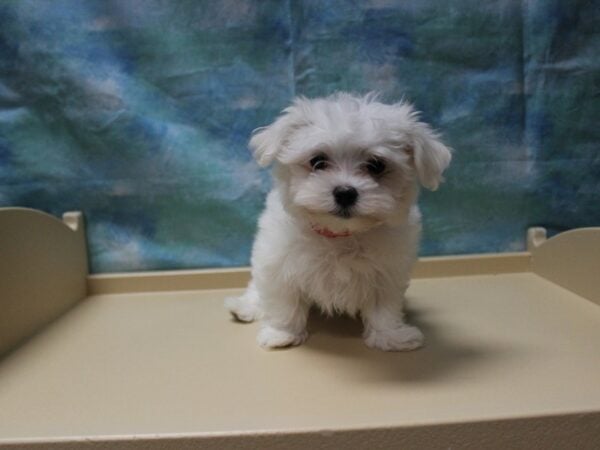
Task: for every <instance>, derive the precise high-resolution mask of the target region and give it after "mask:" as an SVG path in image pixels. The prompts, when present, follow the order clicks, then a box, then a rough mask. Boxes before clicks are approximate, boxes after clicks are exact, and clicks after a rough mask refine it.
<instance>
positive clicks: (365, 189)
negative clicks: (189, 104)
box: [225, 93, 451, 350]
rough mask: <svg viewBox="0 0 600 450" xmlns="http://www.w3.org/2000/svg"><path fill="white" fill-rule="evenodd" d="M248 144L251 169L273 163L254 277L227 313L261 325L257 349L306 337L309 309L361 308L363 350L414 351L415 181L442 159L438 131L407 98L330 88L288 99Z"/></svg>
mask: <svg viewBox="0 0 600 450" xmlns="http://www.w3.org/2000/svg"><path fill="white" fill-rule="evenodd" d="M250 147H251V149H252V150H253V152H254V156H255V157H256V159H257V161H258V162H259V164H260V165H262V166H268V165H270V164H272V163H273V164H274V178H275V180H274V188H273V190H272V191H271V192H270V193H269V196H268V197H267V202H266V209H265V211H264V212H263V214H262V216H261V218H260V220H259V226H258V234H257V236H256V240H255V242H254V248H253V251H252V281H251V282H250V284H249V286H248V289H247V290H246V292H245V293H244V294H243V295H242V296H241V297H239V298H229V299H227V300H226V302H225V306H226V308H227V309H229V311H231V313H232V314H233V315H234V316H235V317H236V318H237V319H239V320H241V321H244V322H250V321H253V320H260V321H261V325H260V331H259V333H258V343H259V344H260V345H261V346H262V347H265V348H274V347H285V346H290V345H298V344H301V343H302V342H304V341H305V340H306V338H307V332H306V320H307V316H308V312H309V308H310V307H311V305H316V306H317V307H319V308H320V309H321V310H323V311H325V312H326V313H329V314H332V313H347V314H350V315H351V316H355V315H357V314H359V313H360V317H361V319H362V321H363V322H364V335H363V336H364V339H365V342H366V344H367V345H368V346H369V347H374V348H378V349H381V350H412V349H415V348H418V347H420V346H421V345H422V344H423V334H422V333H421V332H420V331H419V329H418V328H416V327H414V326H410V325H408V324H407V323H406V322H405V321H404V317H403V303H404V293H405V291H406V289H407V287H408V283H409V280H410V273H411V269H412V267H413V264H414V262H415V260H416V256H417V250H418V242H419V234H420V229H421V226H420V213H419V210H418V207H417V206H416V200H417V196H418V192H419V187H418V184H419V183H420V184H421V185H423V186H425V187H427V188H429V189H432V190H435V189H436V188H437V187H438V184H439V183H440V181H441V180H442V172H443V171H444V169H445V168H446V167H447V166H448V164H449V163H450V158H451V156H450V151H449V150H448V148H446V147H445V146H444V145H443V144H442V143H441V142H440V141H439V140H438V137H437V135H436V134H435V133H434V132H433V131H432V130H431V128H429V126H428V125H426V124H425V123H423V122H420V121H419V117H418V113H417V112H416V111H415V110H414V109H413V108H412V106H411V105H409V104H408V103H404V102H401V103H397V104H394V105H385V104H382V103H380V102H378V101H377V98H376V96H374V95H367V96H365V97H355V96H352V95H350V94H345V93H338V94H335V95H333V96H330V97H327V98H320V99H313V100H309V99H306V98H298V99H296V100H295V101H294V102H293V104H292V105H291V106H290V107H288V108H286V109H285V110H284V111H283V114H282V115H281V116H280V117H279V118H278V119H277V120H276V121H275V122H274V123H273V124H271V125H270V126H268V127H264V128H259V129H258V130H256V131H255V133H254V135H253V137H252V139H251V140H250Z"/></svg>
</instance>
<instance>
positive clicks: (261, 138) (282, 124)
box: [249, 98, 306, 167]
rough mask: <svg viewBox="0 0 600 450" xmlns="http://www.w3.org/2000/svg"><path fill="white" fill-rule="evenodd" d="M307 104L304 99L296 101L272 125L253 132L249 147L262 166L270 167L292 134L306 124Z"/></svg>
mask: <svg viewBox="0 0 600 450" xmlns="http://www.w3.org/2000/svg"><path fill="white" fill-rule="evenodd" d="M305 102H306V100H305V99H303V98H298V99H296V100H295V101H294V103H293V104H292V105H291V106H289V107H287V108H286V109H284V110H283V113H282V114H281V115H280V116H279V117H278V118H277V120H276V121H275V122H273V123H272V124H271V125H269V126H266V127H261V128H257V129H256V130H254V131H253V133H252V138H251V139H250V143H249V146H250V149H251V150H252V153H253V155H254V158H255V159H256V161H257V162H258V164H259V165H260V166H262V167H267V166H268V165H270V164H271V163H272V162H273V161H274V160H275V158H276V157H277V154H278V153H279V152H280V151H281V150H282V148H283V147H284V146H285V143H286V141H287V139H288V138H289V136H290V135H291V134H292V132H293V131H294V130H296V129H298V128H300V127H301V126H302V125H303V124H304V123H305V122H306V121H305V119H304V117H305V116H304V114H303V113H302V110H303V108H302V104H305Z"/></svg>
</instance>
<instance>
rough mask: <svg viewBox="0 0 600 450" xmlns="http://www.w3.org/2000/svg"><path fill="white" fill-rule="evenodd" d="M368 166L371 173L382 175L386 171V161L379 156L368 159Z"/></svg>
mask: <svg viewBox="0 0 600 450" xmlns="http://www.w3.org/2000/svg"><path fill="white" fill-rule="evenodd" d="M366 168H367V170H368V171H369V173H370V174H371V175H381V174H382V173H383V172H385V169H386V166H385V162H384V161H382V160H381V159H378V158H371V159H369V160H368V161H367V164H366Z"/></svg>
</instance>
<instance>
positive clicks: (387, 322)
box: [361, 283, 424, 351]
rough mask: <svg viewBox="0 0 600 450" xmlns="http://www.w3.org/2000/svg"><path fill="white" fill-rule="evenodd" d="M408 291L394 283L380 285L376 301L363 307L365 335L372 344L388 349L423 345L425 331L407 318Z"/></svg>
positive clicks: (396, 349) (370, 344) (365, 338)
mask: <svg viewBox="0 0 600 450" xmlns="http://www.w3.org/2000/svg"><path fill="white" fill-rule="evenodd" d="M404 291H405V288H402V289H399V288H398V287H397V286H394V285H393V284H392V283H390V284H389V285H386V284H385V283H384V284H383V286H381V287H380V289H379V291H378V295H377V296H376V299H375V301H374V302H373V303H371V304H369V305H368V306H367V307H365V308H363V310H362V311H361V316H362V319H363V322H364V326H365V329H364V333H363V338H364V340H365V343H366V344H367V345H368V346H369V347H371V348H377V349H379V350H384V351H408V350H415V349H417V348H419V347H421V346H422V345H423V341H424V337H423V333H421V331H420V330H419V329H418V328H417V327H414V326H411V325H408V324H407V323H406V322H405V321H404V312H403V306H404Z"/></svg>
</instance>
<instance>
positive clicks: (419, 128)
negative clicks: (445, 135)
mask: <svg viewBox="0 0 600 450" xmlns="http://www.w3.org/2000/svg"><path fill="white" fill-rule="evenodd" d="M412 131H413V132H412V133H411V140H412V145H411V146H410V148H409V149H408V152H409V153H412V158H413V162H414V165H415V169H416V171H417V175H418V178H419V182H420V183H421V185H423V186H424V187H426V188H427V189H431V190H432V191H435V190H436V189H437V188H438V186H439V184H440V183H441V182H442V181H443V177H442V173H443V172H444V170H446V168H447V167H448V165H449V164H450V160H451V159H452V154H451V153H450V149H448V147H446V146H445V145H444V144H443V143H442V142H441V141H440V140H439V137H438V135H437V134H436V133H435V132H434V131H433V130H432V129H431V128H430V127H429V125H427V124H425V123H423V122H419V121H417V122H416V123H415V125H414V128H413V130H412Z"/></svg>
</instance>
